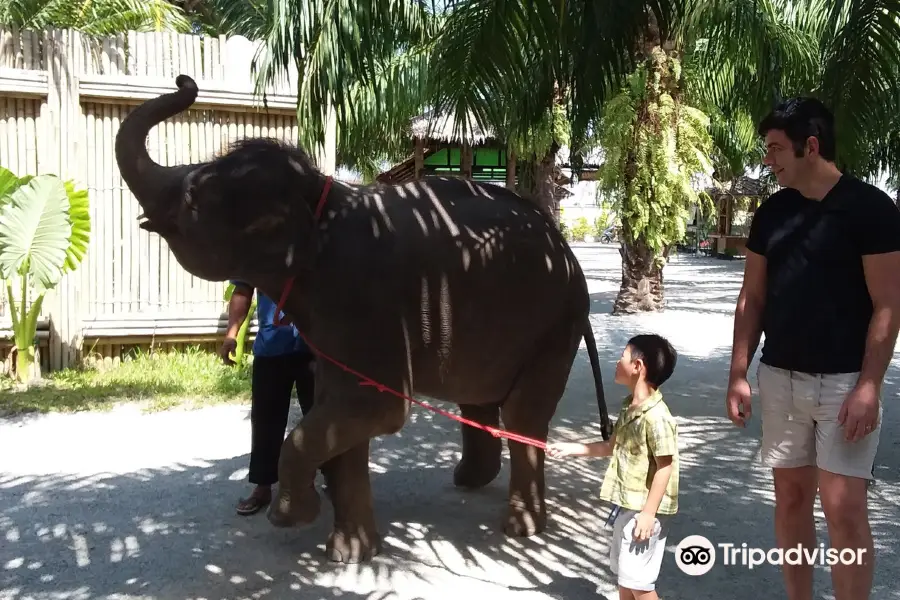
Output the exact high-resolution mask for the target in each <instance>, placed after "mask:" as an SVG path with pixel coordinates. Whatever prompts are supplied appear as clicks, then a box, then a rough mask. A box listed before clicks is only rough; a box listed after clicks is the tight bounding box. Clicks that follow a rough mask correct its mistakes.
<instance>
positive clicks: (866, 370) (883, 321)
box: [859, 251, 900, 390]
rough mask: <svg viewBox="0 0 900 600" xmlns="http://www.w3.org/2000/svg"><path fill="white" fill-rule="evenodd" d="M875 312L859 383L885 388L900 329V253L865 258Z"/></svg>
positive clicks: (864, 265)
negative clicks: (885, 380) (885, 377)
mask: <svg viewBox="0 0 900 600" xmlns="http://www.w3.org/2000/svg"><path fill="white" fill-rule="evenodd" d="M862 260H863V269H864V270H865V275H866V286H867V287H868V289H869V296H870V297H871V298H872V306H873V313H872V319H871V320H870V321H869V330H868V334H867V337H866V353H865V356H864V358H863V365H862V371H861V372H860V375H859V384H862V385H871V386H872V387H873V388H874V389H875V390H880V389H881V384H882V382H883V380H884V374H885V373H886V372H887V368H888V366H889V365H890V363H891V358H892V357H893V355H894V348H895V347H896V344H897V332H898V330H900V251H896V252H886V253H882V254H869V255H864V256H863V259H862Z"/></svg>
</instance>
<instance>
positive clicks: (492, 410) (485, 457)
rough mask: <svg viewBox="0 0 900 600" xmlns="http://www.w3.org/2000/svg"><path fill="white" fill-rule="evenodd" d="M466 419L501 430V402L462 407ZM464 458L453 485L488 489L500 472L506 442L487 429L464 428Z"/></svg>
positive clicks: (455, 470) (457, 467) (460, 408)
mask: <svg viewBox="0 0 900 600" xmlns="http://www.w3.org/2000/svg"><path fill="white" fill-rule="evenodd" d="M459 410H460V412H461V413H462V416H463V417H465V418H466V419H469V420H471V421H475V422H476V423H481V424H482V425H490V426H491V427H497V426H498V425H499V424H500V403H499V402H498V403H494V404H487V405H481V406H474V405H471V404H461V405H460V407H459ZM461 428H462V431H461V433H462V458H460V459H459V463H458V464H457V465H456V469H454V470H453V483H454V485H456V486H458V487H465V488H472V489H475V488H480V487H484V486H486V485H487V484H489V483H490V482H492V481H493V480H494V478H495V477H497V473H499V472H500V454H501V452H502V451H503V445H502V444H503V442H502V440H500V438H497V437H494V436H493V435H491V434H490V433H488V432H487V431H484V430H483V429H478V428H476V427H471V426H469V425H465V424H463V425H461Z"/></svg>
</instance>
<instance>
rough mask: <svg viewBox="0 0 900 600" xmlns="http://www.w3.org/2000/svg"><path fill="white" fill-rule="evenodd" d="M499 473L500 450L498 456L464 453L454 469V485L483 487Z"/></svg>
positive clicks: (473, 487) (474, 487) (472, 487)
mask: <svg viewBox="0 0 900 600" xmlns="http://www.w3.org/2000/svg"><path fill="white" fill-rule="evenodd" d="M497 441H498V442H499V441H500V440H497ZM498 473H500V453H499V452H498V453H497V455H496V456H493V455H489V456H477V455H476V456H472V455H471V454H469V455H464V456H463V457H462V459H460V461H459V463H457V465H456V468H455V469H453V485H455V486H456V487H462V488H470V489H476V488H481V487H484V486H486V485H487V484H489V483H490V482H492V481H493V480H494V479H496V477H497V474H498Z"/></svg>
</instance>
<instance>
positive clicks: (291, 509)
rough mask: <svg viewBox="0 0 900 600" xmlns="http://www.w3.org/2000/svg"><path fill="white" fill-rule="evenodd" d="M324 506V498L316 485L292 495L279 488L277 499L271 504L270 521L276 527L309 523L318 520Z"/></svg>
mask: <svg viewBox="0 0 900 600" xmlns="http://www.w3.org/2000/svg"><path fill="white" fill-rule="evenodd" d="M321 508H322V499H321V498H320V497H319V492H317V491H316V487H315V486H314V485H310V486H309V487H307V488H304V489H303V491H302V492H301V493H300V494H298V495H296V496H293V497H291V496H290V495H288V494H286V493H284V492H282V491H280V490H279V492H278V496H277V497H276V498H275V501H274V502H272V504H271V505H270V506H269V512H268V514H267V516H268V518H269V522H270V523H272V525H274V526H276V527H292V526H297V525H308V524H309V523H312V522H313V521H315V520H316V518H317V517H318V516H319V511H320V510H321Z"/></svg>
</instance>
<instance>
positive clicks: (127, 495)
mask: <svg viewBox="0 0 900 600" xmlns="http://www.w3.org/2000/svg"><path fill="white" fill-rule="evenodd" d="M576 253H577V254H578V256H579V258H580V260H581V262H582V265H584V266H585V269H586V270H588V271H589V275H588V278H589V281H588V283H589V286H591V290H590V291H591V294H597V293H600V294H607V293H612V295H613V298H614V297H615V292H616V291H617V289H618V278H617V277H618V276H620V270H617V269H618V266H617V265H618V263H617V262H616V261H615V260H614V259H616V258H617V256H618V254H617V253H616V252H615V250H609V249H607V248H603V249H601V250H597V249H596V248H577V249H576ZM692 261H696V264H694V262H692ZM689 263H690V264H689ZM715 263H723V266H720V265H719V264H715ZM695 267H696V268H697V269H700V268H702V269H703V270H702V271H700V270H698V273H700V275H697V276H696V277H695V279H697V280H698V281H699V283H698V285H696V286H694V288H693V289H696V290H711V289H714V288H715V287H716V285H717V283H716V282H718V281H720V280H722V281H725V283H722V284H721V285H722V286H725V285H728V286H732V287H733V286H734V278H735V272H736V271H735V267H736V265H734V264H733V263H729V262H728V261H708V263H707V262H704V260H702V259H693V258H692V259H681V258H677V260H676V258H673V260H672V261H671V262H670V264H669V266H668V267H667V268H666V281H667V291H668V289H669V287H668V286H669V285H671V286H672V287H673V288H674V291H673V293H672V296H674V297H679V296H678V295H679V294H682V295H681V296H680V297H681V298H684V301H685V302H687V301H689V300H690V298H691V293H694V292H691V293H688V290H689V288H690V286H689V285H688V283H687V282H688V281H689V280H690V279H691V278H690V277H688V271H689V270H690V269H694V268H695ZM692 277H693V276H692ZM670 282H672V283H670ZM679 282H685V283H679ZM435 283H437V280H435ZM679 286H682V287H681V288H680V287H679ZM682 289H683V290H684V291H680V290H682ZM431 293H433V294H437V293H438V290H437V286H434V289H433V290H431ZM696 293H698V294H701V293H703V292H702V291H697V292H696ZM731 293H732V299H731V300H729V301H730V302H733V301H734V299H735V298H736V295H737V290H736V289H735V290H733V292H731ZM690 301H692V302H693V300H690ZM696 302H697V303H698V307H699V306H701V305H702V300H700V299H698V300H696ZM432 317H433V318H434V320H437V319H438V317H439V315H438V314H437V313H435V314H433V315H432ZM592 324H593V327H594V334H595V337H596V339H597V342H598V349H599V354H600V361H601V368H602V375H603V384H604V385H603V387H604V391H605V393H606V400H607V404H608V406H609V409H610V413H611V416H613V417H614V416H615V415H617V413H618V409H619V407H620V405H621V400H622V398H623V396H624V394H625V391H624V388H622V386H619V385H617V384H615V383H614V382H613V372H614V366H615V362H616V360H618V358H619V355H620V353H621V351H622V349H623V347H624V344H625V342H626V341H627V340H628V338H629V337H631V336H632V335H634V334H635V333H643V332H647V331H655V332H659V333H662V334H663V335H666V336H667V337H670V339H671V340H672V341H673V344H674V345H675V347H676V349H677V350H678V352H679V359H678V365H677V368H676V371H675V374H674V375H673V377H672V378H671V380H670V381H669V382H667V383H666V385H665V387H664V388H663V391H664V394H665V398H666V401H667V403H668V404H669V407H670V409H671V411H672V413H673V415H674V416H675V417H676V419H677V421H678V426H679V432H680V438H679V439H680V448H679V452H680V459H681V465H682V470H681V478H680V496H679V507H680V509H679V514H678V515H677V516H676V517H675V518H674V519H673V520H672V525H671V535H670V537H669V539H668V541H667V553H666V557H665V559H664V561H663V566H662V572H661V574H660V582H659V589H660V595H661V596H662V597H663V598H666V600H712V599H718V598H721V597H723V595H722V591H723V590H727V591H728V593H727V594H726V596H725V597H728V598H734V599H735V600H751V599H755V598H757V597H759V594H758V592H754V591H753V588H754V586H765V587H766V589H767V590H775V592H773V593H775V594H776V595H777V594H779V593H780V592H781V590H782V589H783V587H782V580H781V575H780V573H779V572H778V570H777V569H776V568H774V567H769V566H761V567H758V568H756V569H754V570H753V571H749V570H746V569H737V568H726V567H718V566H717V567H716V568H714V569H713V570H712V571H711V572H710V573H708V574H707V575H704V576H703V577H688V576H686V575H684V574H682V573H681V572H680V571H679V570H678V568H677V567H676V565H675V561H674V554H673V552H674V549H675V546H676V545H677V544H678V542H679V541H680V540H681V539H682V538H683V537H685V536H687V535H692V534H701V535H705V536H706V537H708V538H710V539H711V540H712V541H713V542H714V543H715V542H734V543H737V544H740V543H742V542H747V543H748V545H751V546H756V547H763V548H770V547H773V546H774V545H775V539H774V529H773V526H772V516H773V515H772V512H773V502H774V499H773V490H772V482H771V476H770V474H769V472H768V470H767V469H765V468H764V467H763V466H762V465H761V464H760V463H759V457H758V452H759V446H760V426H759V413H760V411H759V407H758V401H757V398H756V397H755V396H754V402H755V403H754V405H753V407H754V412H753V418H752V419H751V421H750V424H749V426H748V427H747V429H738V428H736V427H735V426H733V425H732V424H731V422H730V421H728V419H727V418H726V416H725V406H724V402H725V386H726V383H727V370H728V362H729V357H730V336H731V319H730V317H728V316H727V315H724V314H715V313H714V312H704V311H703V310H701V309H700V308H698V309H697V310H681V309H679V310H669V311H666V312H665V313H661V314H656V315H635V316H627V317H612V316H610V315H609V314H607V313H604V312H602V311H598V310H597V308H596V300H595V307H594V309H593V314H592ZM433 326H437V324H436V323H435V324H434V325H433ZM433 334H436V332H433ZM755 368H756V362H755V361H754V363H753V364H752V365H751V377H750V383H751V386H753V388H754V390H755V389H756V377H755ZM898 380H900V355H895V357H894V362H893V363H892V367H891V370H890V371H889V372H888V376H887V378H886V380H885V381H886V383H885V389H884V395H885V398H886V399H887V398H891V399H896V398H897V395H898V391H900V385H898V384H900V381H898ZM422 399H423V400H425V401H428V402H429V403H434V404H435V405H436V406H438V407H440V408H444V409H448V410H450V411H452V412H458V408H457V407H455V406H453V405H450V404H447V403H442V402H437V401H434V400H433V399H432V398H427V397H423V398H422ZM248 412H249V407H247V406H235V405H231V406H217V407H211V408H205V409H202V410H197V411H180V410H173V411H169V412H166V413H156V414H149V415H147V414H141V412H140V410H139V409H136V408H135V409H132V408H127V407H123V408H121V409H116V410H114V411H112V412H111V413H108V414H101V415H97V414H76V415H48V416H42V417H40V418H29V419H28V420H27V421H24V420H6V421H0V457H3V458H2V461H3V462H2V466H0V598H4V599H6V598H9V599H10V600H13V599H19V598H22V599H23V600H24V599H25V598H35V599H44V598H48V599H49V598H54V599H56V598H66V599H69V598H72V599H93V598H111V599H112V598H115V599H124V598H141V599H142V600H143V599H154V600H155V599H163V598H183V599H194V598H255V599H270V598H271V599H273V600H274V599H281V598H300V599H308V600H318V599H329V598H335V599H337V598H340V599H341V600H348V599H349V600H423V599H427V600H433V599H438V600H443V599H448V600H449V599H451V598H454V599H455V598H459V597H467V596H468V597H475V596H476V595H488V597H490V598H492V599H506V598H515V599H516V600H522V599H524V600H532V599H535V600H536V599H551V598H552V599H560V600H561V599H565V600H570V599H571V600H576V599H580V598H594V597H598V598H617V594H616V592H615V585H614V578H613V576H612V574H611V572H610V569H609V560H608V558H607V556H608V541H609V538H610V534H611V530H609V529H608V528H606V527H605V525H604V520H605V518H606V516H607V512H608V509H607V507H606V506H604V504H603V503H602V502H600V501H599V500H598V494H599V490H600V485H601V481H602V477H603V475H604V471H605V468H606V466H607V464H608V459H601V458H597V459H585V458H566V459H547V460H546V463H545V469H546V489H547V502H548V515H549V521H548V525H547V528H546V530H545V531H544V532H543V533H541V534H539V535H536V536H533V537H531V538H523V539H514V538H508V537H506V535H504V533H503V523H504V520H505V514H506V501H507V488H508V481H509V480H508V478H509V460H508V457H509V452H508V449H507V448H506V447H505V444H504V451H503V463H502V469H501V472H500V474H499V475H498V477H497V478H496V479H495V480H494V481H493V482H492V483H491V484H489V485H488V486H486V487H484V488H482V489H480V490H474V491H464V490H460V489H457V488H455V487H454V485H453V468H454V467H455V465H456V462H457V460H458V459H459V456H460V433H459V427H460V426H459V424H458V423H456V422H454V421H452V420H450V419H447V418H445V417H443V416H440V415H437V414H435V413H432V412H430V411H427V410H425V409H423V408H421V407H418V406H414V407H413V409H412V411H411V413H410V415H409V419H408V422H407V424H406V426H405V427H404V428H403V429H402V430H401V431H400V432H399V433H397V434H395V435H391V436H385V437H381V438H377V439H375V440H374V441H373V442H372V444H371V453H370V473H371V481H372V493H373V502H374V510H375V517H376V522H377V524H378V527H379V531H380V533H381V535H382V539H383V549H382V553H381V554H380V555H379V556H377V557H376V558H375V559H373V560H372V561H371V562H369V563H364V564H353V565H342V564H336V563H332V562H329V561H328V560H327V559H326V558H325V556H324V549H325V543H326V540H327V537H328V534H329V533H330V531H331V524H332V519H333V513H332V510H331V506H330V504H329V503H328V502H327V500H325V499H324V497H323V504H322V512H321V514H320V516H319V518H318V519H317V520H316V521H315V522H314V523H312V524H311V525H309V526H306V527H303V528H299V529H278V528H275V527H273V526H271V525H270V524H269V522H268V521H267V520H266V518H265V515H263V514H262V513H260V514H257V515H255V516H252V517H240V516H238V515H236V514H235V511H234V508H235V503H236V502H237V500H238V498H240V497H243V496H245V495H246V494H247V493H248V492H249V491H250V485H249V484H248V483H247V480H246V478H247V466H248V460H249V457H248V455H247V452H248V451H249V447H250V425H249V421H248ZM299 418H300V411H299V409H298V408H297V406H296V403H295V405H294V406H292V412H291V417H290V421H289V427H290V426H292V425H293V424H295V423H296V422H297V420H298V419H299ZM898 421H900V413H898V411H894V410H885V411H884V425H883V433H882V445H881V448H880V450H879V453H878V457H877V459H876V467H875V472H876V474H877V475H878V477H879V480H878V483H877V485H876V486H875V487H874V488H872V489H871V491H870V511H871V521H872V528H873V532H874V536H875V544H876V547H877V552H878V558H877V563H876V564H877V567H876V575H875V590H874V592H873V598H874V597H877V598H887V599H891V598H894V599H896V598H900V595H898V591H897V590H896V589H895V587H894V586H893V582H892V581H890V578H889V576H890V574H891V573H893V572H895V571H897V569H898V568H900V557H898V556H897V554H896V552H897V550H896V548H895V547H896V539H897V538H898V537H900V523H898V521H897V519H896V516H897V514H900V512H898V511H900V500H898V498H900V475H898V472H900V470H898V464H900V456H898V448H900V446H897V445H896V444H894V443H892V441H893V439H894V438H895V437H896V436H897V432H898V430H900V423H898ZM599 439H601V435H600V427H599V415H598V414H597V405H596V399H595V395H594V383H593V377H592V374H591V369H590V364H589V361H588V357H587V353H586V351H585V350H584V348H582V349H581V351H580V352H579V354H578V356H577V358H576V360H575V364H574V366H573V369H572V373H571V375H570V378H569V381H568V385H567V388H566V391H565V395H564V396H563V398H562V400H561V402H560V405H559V408H558V410H557V413H556V415H555V417H554V419H553V421H552V423H551V431H550V440H551V441H573V440H588V441H593V440H599ZM318 483H321V476H319V479H318ZM816 524H817V530H818V535H819V541H820V542H825V543H827V541H828V538H827V533H826V528H825V522H824V518H823V515H822V512H821V506H820V505H819V503H817V504H816ZM815 581H816V590H817V595H816V597H828V596H827V595H824V594H825V590H829V593H830V580H829V574H828V571H827V568H825V567H817V568H816V570H815ZM823 595H824V596H823Z"/></svg>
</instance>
